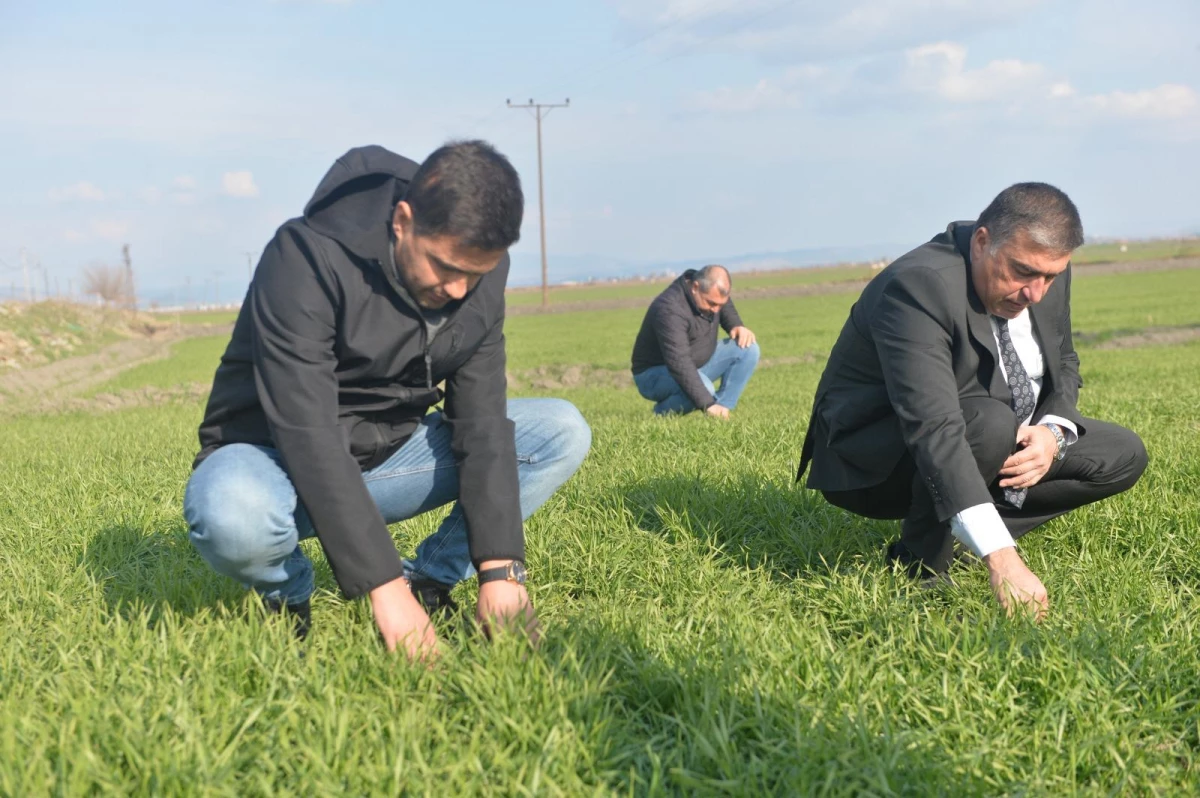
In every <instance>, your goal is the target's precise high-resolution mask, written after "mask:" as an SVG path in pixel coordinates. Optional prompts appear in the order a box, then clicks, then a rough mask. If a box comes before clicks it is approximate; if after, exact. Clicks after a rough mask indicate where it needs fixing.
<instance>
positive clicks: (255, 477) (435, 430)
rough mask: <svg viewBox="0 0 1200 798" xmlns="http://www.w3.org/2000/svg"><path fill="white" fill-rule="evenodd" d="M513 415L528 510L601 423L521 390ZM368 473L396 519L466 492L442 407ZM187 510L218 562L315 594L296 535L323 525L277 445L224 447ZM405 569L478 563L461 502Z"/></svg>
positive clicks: (254, 582) (465, 568) (438, 576)
mask: <svg viewBox="0 0 1200 798" xmlns="http://www.w3.org/2000/svg"><path fill="white" fill-rule="evenodd" d="M508 417H509V418H510V419H512V420H513V422H514V424H515V425H516V448H517V477H518V479H519V480H520V492H521V517H522V518H528V517H529V516H530V515H532V514H533V512H534V510H536V509H537V508H538V507H540V506H541V505H542V504H543V503H544V502H545V501H546V500H547V499H549V498H550V497H551V496H552V495H553V494H554V492H555V491H556V490H558V488H559V486H560V485H562V484H563V483H564V482H566V481H567V479H568V478H569V477H570V476H571V475H572V474H574V473H575V471H576V469H578V468H579V466H580V464H581V463H582V462H583V458H584V457H585V456H586V455H587V452H588V448H589V447H590V446H591V440H592V433H591V430H590V429H589V428H588V425H587V422H586V421H584V419H583V416H581V415H580V414H579V411H578V410H576V409H575V406H574V405H572V404H571V403H570V402H566V401H564V400H561V399H514V400H512V401H510V402H509V403H508ZM363 480H364V481H365V482H366V484H367V490H368V492H369V493H370V494H371V498H373V499H374V500H375V503H376V504H377V505H378V506H379V511H380V513H381V514H382V515H383V519H384V521H386V522H387V523H389V524H392V523H395V522H397V521H403V520H405V519H408V518H412V517H414V516H417V515H420V514H421V513H425V512H429V511H430V510H433V509H435V508H437V507H441V506H442V505H445V504H449V503H450V502H452V501H454V500H455V499H457V498H458V468H457V466H456V464H455V460H454V454H453V453H452V452H451V450H450V429H449V426H448V425H447V424H446V423H445V422H444V420H443V418H442V414H441V413H430V414H429V415H427V416H425V418H424V419H423V420H422V422H421V425H420V426H419V427H418V428H417V431H416V432H415V433H413V436H412V437H411V438H410V439H409V440H408V441H407V442H405V444H404V445H403V446H401V447H400V449H399V450H397V451H396V453H395V454H393V455H392V456H391V457H389V458H388V459H387V460H386V461H385V462H383V463H381V464H380V465H378V466H376V467H375V468H372V469H371V470H369V471H366V472H364V473H363ZM183 512H184V517H185V518H186V519H187V523H188V529H189V530H190V533H189V536H190V538H191V540H192V543H193V544H194V545H195V547H196V549H197V550H198V551H199V552H200V555H201V556H202V557H203V558H204V559H205V560H206V561H207V562H208V563H209V564H210V565H212V567H213V568H214V569H215V570H216V571H217V572H219V573H222V574H224V575H226V576H229V577H232V578H234V579H236V580H238V581H239V582H241V583H242V584H244V585H246V586H247V587H253V588H254V589H255V590H257V591H258V592H259V593H261V594H262V595H263V596H264V597H266V598H270V599H277V600H283V601H286V602H287V603H289V604H298V603H300V602H302V601H304V600H306V599H307V598H308V597H309V596H310V595H311V594H312V592H313V567H312V562H310V561H309V559H308V557H307V556H306V555H305V554H304V552H303V551H301V549H300V547H299V545H297V544H298V543H299V542H300V541H301V540H304V539H305V538H309V537H312V536H313V535H314V534H315V531H314V529H313V525H312V521H311V520H310V519H309V517H308V513H307V512H306V511H305V510H304V506H303V505H302V504H299V503H298V502H297V498H296V489H295V488H294V487H293V486H292V481H291V480H290V479H289V478H288V475H287V472H286V471H284V469H283V464H282V460H281V458H280V455H279V452H278V451H276V450H275V449H271V448H268V447H265V446H253V445H251V444H246V443H232V444H227V445H225V446H222V447H221V448H219V449H217V450H216V451H215V452H213V453H212V454H210V455H209V456H208V457H207V458H205V460H204V462H202V463H201V464H200V465H199V467H198V468H197V469H196V470H195V471H194V472H193V473H192V476H191V479H190V480H188V485H187V490H186V492H185V494H184V500H183ZM404 569H405V572H406V573H409V574H416V575H420V576H424V577H428V578H430V579H434V580H436V581H438V582H441V583H443V584H446V585H453V584H455V583H456V582H459V581H461V580H463V579H466V578H468V577H470V576H471V575H472V574H474V573H475V568H474V566H473V565H472V563H471V554H470V551H469V549H468V547H467V526H466V521H465V519H464V518H463V511H462V506H461V505H459V504H457V503H456V504H455V505H454V509H453V510H451V511H450V515H449V516H447V517H446V519H445V520H444V521H443V522H442V524H441V526H440V527H438V529H437V531H436V532H434V533H433V534H432V535H430V536H429V537H427V538H425V540H424V541H422V542H421V544H420V545H419V546H418V547H417V556H416V558H415V559H414V560H412V561H408V560H406V561H405V562H404Z"/></svg>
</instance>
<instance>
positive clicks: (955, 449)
mask: <svg viewBox="0 0 1200 798" xmlns="http://www.w3.org/2000/svg"><path fill="white" fill-rule="evenodd" d="M973 230H974V223H973V222H955V223H953V224H951V225H950V226H949V227H948V228H947V229H946V232H945V233H942V234H941V235H938V236H936V237H935V238H934V239H933V240H931V241H930V242H929V243H927V244H925V245H923V246H921V247H918V248H917V249H915V250H913V251H912V252H909V253H908V254H906V255H905V256H903V257H902V258H900V259H899V260H897V261H895V262H894V263H892V264H891V265H890V266H888V267H887V268H886V269H884V270H883V271H882V272H881V273H879V274H878V275H877V276H876V277H875V278H874V279H873V280H872V281H871V282H870V283H869V284H868V285H867V287H866V289H865V290H864V291H863V293H862V296H861V297H860V298H859V300H858V302H856V303H855V305H854V307H853V308H852V309H851V311H850V318H849V319H848V320H847V321H846V324H845V326H844V327H843V328H842V332H841V334H840V335H839V336H838V340H837V343H836V344H835V345H834V347H833V351H832V352H831V353H830V356H829V362H828V364H826V367H825V373H824V374H823V375H822V377H821V382H820V384H819V385H818V387H817V396H816V399H815V401H814V402H813V411H812V418H811V420H810V422H809V427H808V434H807V436H806V437H805V441H804V451H803V454H802V455H801V460H800V471H799V473H798V474H797V479H799V478H800V477H801V476H803V474H804V470H805V468H806V467H807V466H808V463H809V462H810V461H811V462H812V473H811V474H810V475H809V478H808V486H809V487H810V488H816V489H819V490H832V491H843V490H855V489H859V488H867V487H871V486H873V485H878V484H880V483H882V482H883V481H884V480H886V479H887V478H888V476H889V475H890V474H891V473H892V471H893V469H894V468H895V467H896V465H897V463H899V461H900V459H901V458H902V457H903V456H904V455H905V453H906V452H907V453H910V454H911V455H912V458H913V460H914V461H915V463H916V467H917V470H918V472H919V473H920V475H921V477H922V479H923V480H924V482H925V484H926V486H927V487H928V488H929V492H930V494H931V495H932V496H933V499H934V504H935V507H936V509H937V513H938V516H939V518H940V519H941V520H943V521H945V520H946V519H948V518H950V517H951V516H953V515H954V514H956V513H958V512H961V511H962V510H965V509H966V508H968V507H973V506H975V505H977V504H985V503H987V502H990V501H992V497H991V494H990V492H989V491H988V486H987V484H986V483H985V481H984V479H983V477H982V475H980V473H979V469H978V467H977V466H976V464H975V459H974V457H973V456H972V454H971V447H970V444H969V443H968V441H967V434H966V432H967V427H966V420H965V419H964V417H963V411H962V407H961V402H962V400H964V399H968V398H972V397H976V398H984V397H992V398H995V399H998V400H1001V401H1003V402H1005V403H1011V402H1012V393H1011V392H1010V391H1009V389H1008V385H1007V384H1006V383H1005V381H1004V375H1003V373H1002V372H1001V371H1000V368H999V366H998V365H997V363H998V360H999V357H998V354H997V352H996V340H995V337H994V336H993V334H992V328H991V323H990V322H989V320H988V315H987V313H986V311H984V309H983V305H982V303H981V302H980V299H979V296H978V295H977V294H976V292H975V288H974V285H973V283H972V281H971V276H970V269H971V263H970V238H971V233H972V231H973ZM1030 315H1031V316H1032V321H1033V329H1034V334H1035V335H1036V337H1037V339H1038V341H1039V343H1040V344H1041V347H1042V354H1043V357H1044V359H1045V363H1046V371H1045V374H1044V375H1043V381H1042V391H1041V395H1040V396H1039V398H1038V409H1037V411H1036V412H1035V415H1034V417H1035V418H1037V417H1038V416H1040V415H1043V414H1046V413H1051V414H1054V415H1058V416H1062V417H1063V418H1066V419H1070V420H1071V421H1072V422H1074V423H1075V425H1076V426H1077V427H1078V429H1079V434H1080V435H1082V434H1083V433H1084V427H1083V419H1082V417H1081V416H1080V415H1079V412H1078V411H1077V410H1076V409H1075V405H1076V402H1077V400H1078V397H1079V388H1080V386H1081V385H1082V381H1081V380H1080V377H1079V357H1078V356H1077V355H1076V354H1075V347H1074V344H1073V343H1072V341H1071V269H1070V267H1068V268H1067V270H1066V271H1065V272H1064V273H1063V274H1062V275H1060V276H1059V277H1058V279H1056V280H1055V281H1054V282H1053V283H1052V284H1051V286H1050V289H1049V290H1048V291H1047V292H1046V294H1045V296H1044V297H1043V299H1042V301H1041V302H1040V303H1038V304H1037V305H1034V306H1032V307H1031V308H1030ZM1013 433H1014V442H1015V435H1016V428H1015V426H1014V429H1013Z"/></svg>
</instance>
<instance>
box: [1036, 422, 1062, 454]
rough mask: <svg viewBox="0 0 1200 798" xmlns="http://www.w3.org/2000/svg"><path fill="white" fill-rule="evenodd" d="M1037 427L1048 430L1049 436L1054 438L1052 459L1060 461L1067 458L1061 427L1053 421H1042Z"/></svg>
mask: <svg viewBox="0 0 1200 798" xmlns="http://www.w3.org/2000/svg"><path fill="white" fill-rule="evenodd" d="M1039 426H1042V427H1045V428H1046V429H1048V430H1050V434H1051V435H1053V436H1054V459H1055V460H1061V459H1063V458H1064V457H1066V456H1067V436H1066V434H1065V433H1064V432H1063V429H1062V427H1060V426H1059V425H1058V424H1056V423H1054V422H1053V421H1043V422H1042V423H1041V424H1040V425H1039Z"/></svg>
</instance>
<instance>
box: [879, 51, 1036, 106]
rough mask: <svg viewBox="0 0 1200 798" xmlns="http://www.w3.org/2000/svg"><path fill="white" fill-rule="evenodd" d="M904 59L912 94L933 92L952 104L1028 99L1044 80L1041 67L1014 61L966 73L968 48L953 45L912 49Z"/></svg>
mask: <svg viewBox="0 0 1200 798" xmlns="http://www.w3.org/2000/svg"><path fill="white" fill-rule="evenodd" d="M904 55H905V67H906V69H905V72H904V78H903V80H904V83H906V84H907V85H908V86H909V87H911V88H912V89H913V90H915V91H918V92H932V93H934V94H936V95H937V96H939V97H940V98H942V99H943V100H946V101H948V102H952V103H984V102H995V101H997V100H1004V99H1014V98H1017V97H1020V96H1022V95H1025V96H1027V95H1028V94H1029V92H1030V91H1031V90H1033V91H1034V92H1036V91H1037V88H1038V87H1039V85H1043V84H1045V83H1046V80H1047V79H1046V70H1045V68H1044V67H1043V66H1042V65H1041V64H1034V63H1030V62H1027V61H1019V60H1016V59H1004V60H996V61H991V62H989V63H988V64H986V65H985V66H983V67H982V68H979V69H967V68H966V64H967V48H966V47H964V46H963V45H961V44H957V43H955V42H937V43H935V44H926V45H922V46H920V47H914V48H912V49H910V50H907V51H906V52H905V54H904ZM1048 91H1049V90H1048V89H1047V90H1045V91H1044V92H1042V93H1047V92H1048Z"/></svg>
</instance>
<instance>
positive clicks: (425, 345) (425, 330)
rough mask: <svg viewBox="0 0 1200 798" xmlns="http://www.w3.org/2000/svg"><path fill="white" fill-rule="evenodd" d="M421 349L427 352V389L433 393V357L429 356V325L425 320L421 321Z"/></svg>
mask: <svg viewBox="0 0 1200 798" xmlns="http://www.w3.org/2000/svg"><path fill="white" fill-rule="evenodd" d="M419 312H420V311H418V313H419ZM421 348H422V349H423V350H424V352H425V387H426V388H427V389H428V390H431V391H432V390H433V356H432V355H430V354H429V324H428V323H427V322H426V321H425V319H423V318H422V319H421Z"/></svg>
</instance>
